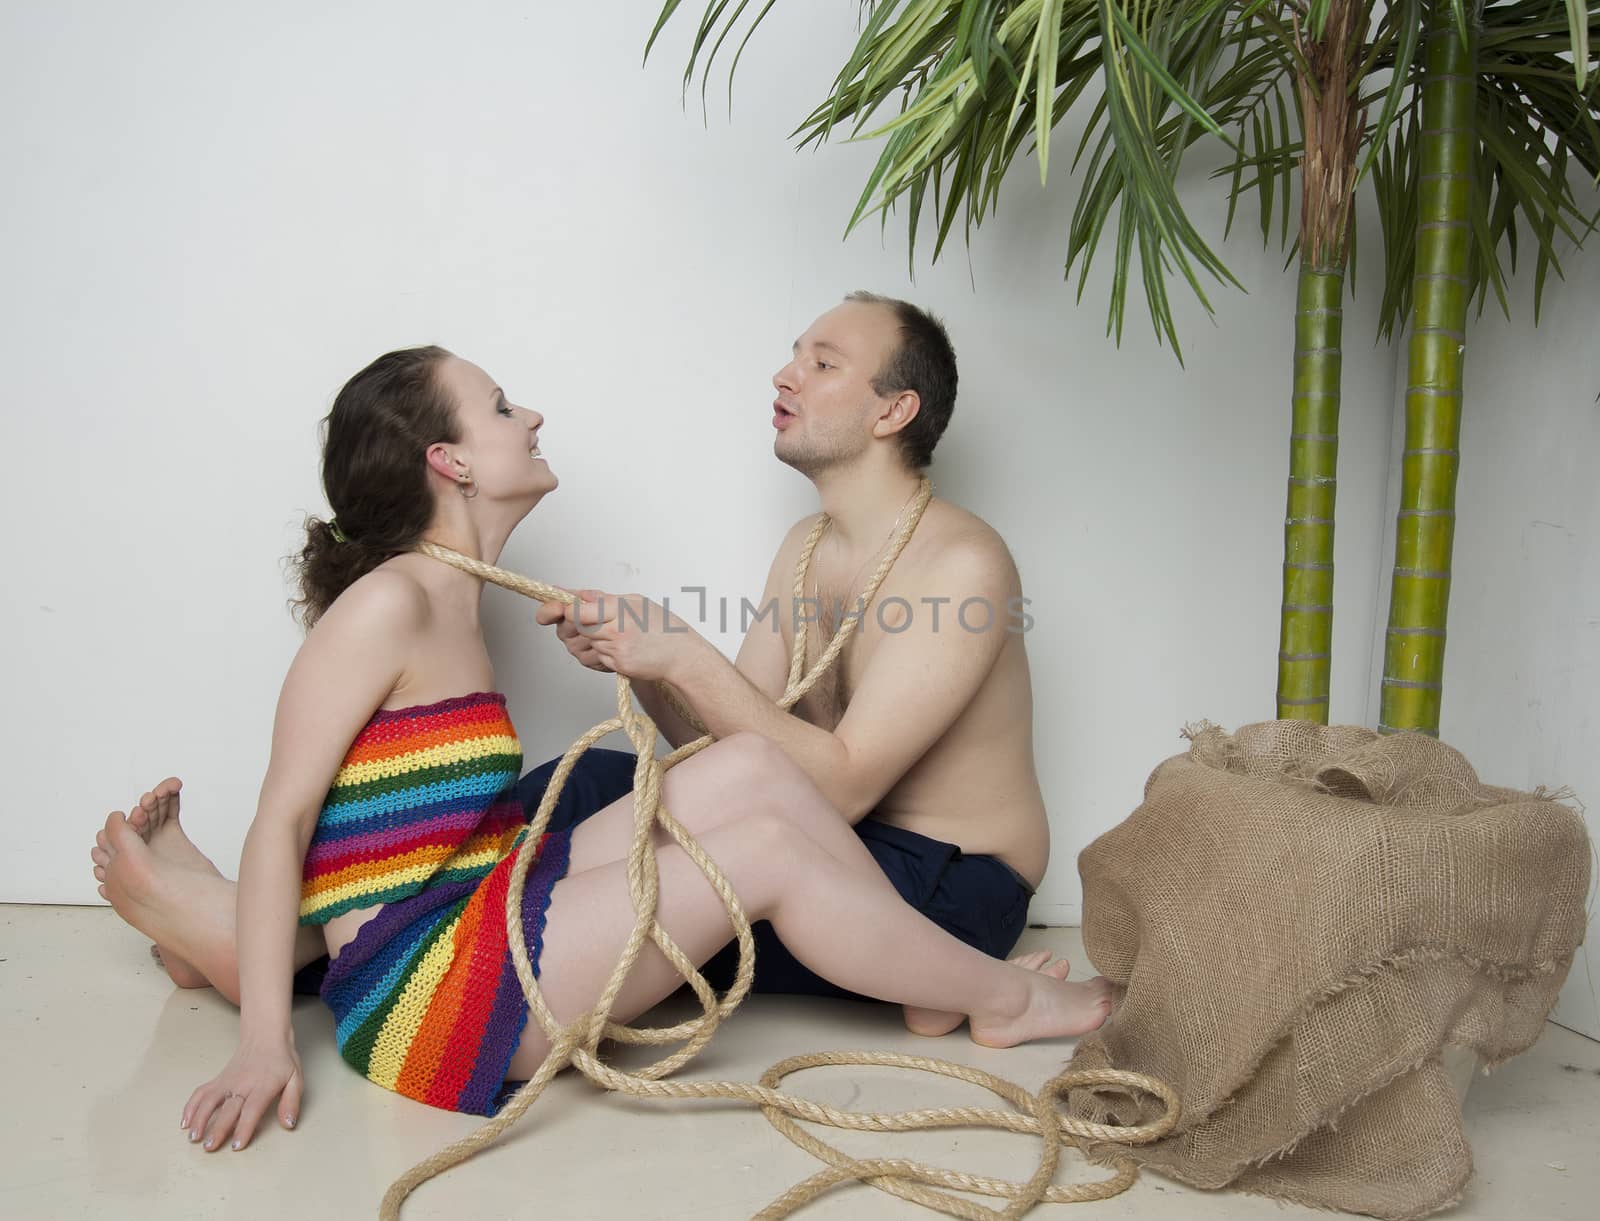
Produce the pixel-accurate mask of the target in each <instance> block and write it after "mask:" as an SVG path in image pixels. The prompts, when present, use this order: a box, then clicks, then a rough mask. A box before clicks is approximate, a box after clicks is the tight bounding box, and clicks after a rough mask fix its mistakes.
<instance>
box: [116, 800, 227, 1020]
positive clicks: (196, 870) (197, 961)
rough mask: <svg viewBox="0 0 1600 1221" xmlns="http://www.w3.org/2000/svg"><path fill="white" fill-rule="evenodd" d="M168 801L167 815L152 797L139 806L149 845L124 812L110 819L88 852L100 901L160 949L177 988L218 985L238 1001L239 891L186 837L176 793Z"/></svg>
mask: <svg viewBox="0 0 1600 1221" xmlns="http://www.w3.org/2000/svg"><path fill="white" fill-rule="evenodd" d="M159 787H162V786H158V788H159ZM170 798H171V806H170V808H169V809H167V810H161V809H160V808H159V802H160V799H159V798H157V797H156V796H155V795H154V794H153V793H147V794H145V796H144V797H143V798H141V800H140V801H139V802H136V803H135V804H134V807H133V808H135V809H143V810H144V813H145V821H146V824H147V825H148V824H149V823H151V822H154V823H155V825H154V826H151V827H150V842H149V843H146V842H145V839H144V837H143V836H141V835H140V834H139V832H138V830H137V829H136V828H135V827H134V825H133V822H132V820H130V819H129V818H127V817H125V816H124V815H123V814H122V812H121V811H120V810H117V811H113V812H112V813H111V815H110V816H109V817H108V818H107V819H106V823H105V826H104V827H103V828H101V830H100V832H99V833H98V834H97V835H96V836H95V846H94V848H93V849H92V850H91V851H90V853H89V856H90V859H91V860H93V861H94V876H95V878H96V879H98V880H99V882H100V887H99V889H100V894H101V896H102V897H104V898H105V899H107V900H109V901H110V903H111V906H112V908H113V909H114V910H115V911H116V913H117V914H118V915H119V916H121V917H122V918H123V919H124V920H126V921H127V922H128V923H129V924H131V925H133V927H134V928H136V929H138V930H139V931H140V932H141V933H143V934H144V935H145V936H147V937H149V938H150V939H151V940H152V941H154V942H155V954H156V957H157V961H159V962H160V963H161V965H162V966H163V967H164V968H166V971H167V974H168V975H169V976H171V977H172V982H173V983H175V984H177V985H178V986H179V987H180V988H203V987H206V986H208V985H213V984H214V985H216V986H217V987H218V988H219V989H220V990H221V991H222V992H223V993H224V994H227V995H237V993H238V959H237V955H236V951H235V947H234V936H233V931H234V896H235V888H234V885H233V883H232V882H230V881H228V879H226V878H224V877H223V876H222V874H221V873H220V872H219V871H218V869H217V867H216V866H215V865H213V864H212V863H211V861H210V860H209V859H208V858H207V857H206V856H205V854H204V853H202V852H201V851H200V850H199V849H198V848H197V847H195V845H194V843H193V842H192V841H191V840H190V839H189V837H188V836H187V835H185V834H184V833H183V829H182V827H181V826H180V824H179V823H178V820H177V817H176V788H173V790H172V791H171V794H170ZM147 803H148V804H147ZM152 815H154V816H156V817H155V818H154V819H153V818H152V817H151V816H152Z"/></svg>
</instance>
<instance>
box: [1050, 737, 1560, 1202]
mask: <svg viewBox="0 0 1600 1221" xmlns="http://www.w3.org/2000/svg"><path fill="white" fill-rule="evenodd" d="M1191 736H1192V746H1191V748H1190V750H1189V751H1188V752H1187V754H1184V755H1179V756H1177V757H1175V758H1172V759H1169V760H1167V761H1166V762H1165V763H1163V764H1161V766H1160V767H1158V768H1157V769H1156V770H1155V772H1154V773H1153V774H1152V775H1151V777H1150V780H1149V782H1148V783H1147V784H1146V786H1145V800H1144V804H1143V805H1141V806H1140V807H1139V808H1138V809H1137V810H1136V811H1134V813H1133V814H1132V816H1131V817H1129V818H1128V819H1127V821H1125V822H1124V823H1122V825H1121V826H1118V827H1116V828H1115V829H1114V830H1112V831H1110V832H1108V833H1107V834H1105V835H1103V836H1101V837H1100V838H1099V839H1097V840H1096V841H1095V842H1094V843H1092V844H1090V845H1089V847H1088V848H1087V849H1085V850H1084V852H1083V854H1082V856H1081V857H1080V858H1079V861H1078V868H1079V871H1080V873H1081V874H1082V877H1083V888H1084V921H1083V934H1084V944H1085V947H1086V948H1087V950H1088V953H1089V957H1090V958H1091V960H1092V961H1093V962H1094V965H1095V967H1096V968H1097V969H1098V970H1099V971H1100V972H1101V973H1102V974H1103V975H1105V976H1106V977H1107V978H1109V979H1111V980H1112V981H1114V982H1115V983H1117V984H1119V985H1122V986H1123V987H1124V988H1125V989H1126V991H1125V993H1124V994H1123V996H1122V997H1121V999H1120V1002H1119V1004H1118V1006H1117V1008H1116V1010H1115V1012H1114V1013H1113V1015H1112V1019H1111V1021H1110V1022H1108V1023H1107V1024H1106V1026H1104V1027H1103V1028H1102V1029H1101V1030H1099V1031H1097V1032H1096V1033H1095V1034H1094V1035H1092V1036H1090V1037H1088V1038H1086V1039H1084V1040H1083V1042H1082V1043H1081V1044H1080V1046H1079V1048H1078V1051H1077V1054H1076V1055H1075V1056H1074V1057H1073V1060H1072V1067H1074V1068H1090V1067H1100V1066H1104V1065H1110V1066H1113V1067H1116V1068H1125V1069H1134V1070H1137V1071H1139V1072H1144V1073H1152V1074H1154V1075H1155V1076H1157V1077H1161V1078H1163V1079H1164V1080H1166V1081H1168V1082H1170V1083H1171V1084H1172V1085H1173V1086H1174V1087H1175V1088H1176V1089H1177V1090H1178V1093H1179V1096H1180V1097H1181V1099H1182V1101H1183V1107H1184V1114H1183V1119H1182V1122H1181V1123H1180V1124H1179V1126H1178V1128H1177V1129H1176V1131H1175V1132H1174V1133H1173V1135H1171V1136H1170V1137H1168V1138H1166V1139H1164V1140H1162V1141H1160V1142H1158V1143H1156V1144H1153V1145H1146V1146H1142V1147H1139V1148H1135V1149H1133V1150H1131V1154H1132V1156H1133V1157H1134V1158H1135V1159H1136V1160H1138V1161H1139V1162H1141V1163H1142V1164H1144V1165H1145V1166H1147V1167H1148V1168H1150V1169H1153V1170H1158V1171H1161V1172H1162V1173H1166V1174H1170V1175H1172V1176H1174V1177H1176V1178H1179V1179H1181V1180H1183V1181H1185V1182H1188V1183H1192V1184H1194V1185H1196V1186H1200V1187H1223V1186H1233V1187H1237V1188H1240V1189H1243V1190H1247V1191H1254V1192H1259V1193H1262V1194H1265V1195H1270V1196H1276V1197H1278V1198H1282V1199H1289V1200H1296V1201H1299V1202H1301V1203H1304V1204H1310V1205H1315V1206H1319V1207H1328V1208H1338V1209H1344V1210H1348V1211H1351V1212H1362V1213H1370V1214H1371V1215H1373V1216H1377V1217H1384V1218H1409V1217H1420V1216H1424V1215H1426V1214H1428V1213H1430V1212H1434V1211H1436V1210H1438V1209H1440V1208H1443V1207H1445V1206H1447V1205H1449V1204H1450V1203H1452V1202H1453V1201H1454V1200H1456V1199H1457V1197H1458V1196H1459V1195H1460V1192H1461V1189H1462V1187H1463V1185H1464V1184H1465V1183H1466V1181H1467V1178H1468V1177H1469V1176H1470V1175H1471V1173H1472V1157H1471V1152H1470V1150H1469V1148H1468V1146H1467V1142H1466V1140H1465V1138H1464V1137H1463V1135H1462V1131H1461V1115H1460V1105H1459V1101H1458V1099H1457V1097H1456V1095H1455V1092H1454V1090H1453V1089H1452V1088H1451V1085H1450V1083H1449V1080H1448V1078H1447V1076H1446V1074H1445V1073H1444V1072H1443V1071H1442V1070H1441V1068H1440V1066H1439V1054H1440V1051H1441V1049H1442V1048H1443V1047H1445V1046H1446V1045H1459V1046H1465V1047H1470V1048H1471V1049H1472V1050H1473V1051H1475V1052H1476V1053H1477V1054H1478V1055H1479V1056H1480V1057H1481V1058H1482V1059H1483V1060H1484V1062H1485V1064H1486V1065H1489V1066H1492V1065H1494V1064H1496V1063H1498V1062H1500V1061H1502V1060H1504V1059H1506V1058H1507V1057H1509V1056H1512V1055H1515V1054H1516V1053H1517V1052H1519V1051H1523V1050H1525V1049H1526V1048H1527V1047H1528V1046H1529V1045H1530V1044H1532V1043H1533V1041H1534V1040H1535V1039H1536V1038H1538V1036H1539V1032H1540V1030H1541V1029H1542V1028H1543V1025H1544V1021H1545V1017H1546V1016H1547V1014H1548V1013H1549V1011H1550V1007H1551V1006H1552V1005H1553V1004H1554V1003H1555V999H1556V994H1557V993H1558V992H1559V990H1560V988H1561V983H1562V981H1563V980H1564V979H1565V977H1566V974H1567V969H1568V967H1569V966H1570V965H1571V962H1572V957H1573V953H1574V951H1575V949H1576V948H1577V946H1578V944H1579V943H1580V942H1581V940H1582V938H1583V929H1584V904H1585V898H1586V895H1587V893H1588V887H1589V862H1590V849H1589V842H1588V837H1587V835H1586V833H1585V831H1584V826H1583V822H1582V820H1581V818H1579V816H1578V815H1577V814H1576V813H1575V812H1574V811H1573V810H1571V809H1569V808H1568V807H1567V806H1565V805H1563V804H1561V803H1559V802H1557V801H1553V800H1550V799H1548V798H1547V797H1545V796H1543V795H1534V794H1528V793H1519V792H1514V791H1512V790H1508V789H1498V788H1493V787H1491V786H1487V785H1483V784H1481V783H1480V782H1479V781H1478V777H1477V775H1476V773H1475V772H1474V771H1473V769H1472V768H1471V766H1470V765H1469V764H1468V763H1467V761H1466V760H1465V759H1464V758H1463V757H1462V756H1461V755H1460V754H1459V753H1458V752H1456V751H1454V750H1452V749H1451V748H1450V747H1448V746H1445V745H1443V744H1441V743H1439V742H1437V741H1434V740H1433V739H1431V738H1427V737H1423V736H1421V735H1415V734H1403V735H1395V736H1391V737H1379V736H1378V735H1377V734H1375V733H1373V732H1372V731H1370V730H1366V729H1360V728H1356V727H1351V726H1332V727H1329V726H1320V725H1311V724H1307V723H1305V722H1298V721H1277V722H1266V723H1263V724H1259V725H1247V726H1245V727H1244V728H1242V729H1240V730H1239V731H1238V732H1237V733H1236V734H1233V735H1228V734H1225V733H1224V732H1223V731H1221V730H1220V729H1217V728H1215V727H1212V726H1205V727H1202V728H1201V729H1200V730H1199V731H1197V732H1195V733H1194V734H1192V735H1191ZM1141 1105H1142V1104H1141V1103H1139V1102H1137V1101H1135V1100H1130V1099H1120V1098H1115V1097H1107V1096H1105V1095H1096V1094H1077V1095H1074V1096H1073V1098H1072V1099H1071V1100H1070V1109H1071V1110H1072V1111H1073V1112H1074V1113H1076V1114H1078V1115H1080V1116H1083V1117H1085V1118H1093V1119H1097V1120H1102V1121H1106V1120H1109V1121H1110V1122H1116V1123H1136V1122H1142V1121H1144V1120H1146V1119H1150V1118H1153V1117H1154V1116H1153V1115H1146V1114H1143V1113H1142V1112H1141V1110H1140V1107H1141Z"/></svg>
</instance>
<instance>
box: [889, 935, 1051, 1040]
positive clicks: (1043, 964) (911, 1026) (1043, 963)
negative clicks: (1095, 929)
mask: <svg viewBox="0 0 1600 1221" xmlns="http://www.w3.org/2000/svg"><path fill="white" fill-rule="evenodd" d="M1006 961H1008V962H1010V963H1011V964H1012V965H1013V966H1018V967H1024V968H1026V969H1027V970H1029V971H1038V972H1041V973H1042V974H1045V975H1048V976H1050V977H1051V978H1053V979H1065V978H1066V977H1067V973H1068V972H1069V971H1071V970H1072V964H1071V963H1069V962H1068V961H1067V960H1066V959H1065V958H1057V959H1055V960H1054V961H1051V958H1050V951H1049V950H1033V951H1031V952H1029V953H1027V954H1018V955H1017V956H1016V957H1015V958H1010V959H1007V960H1006ZM901 1012H902V1014H903V1015H904V1016H905V1020H906V1029H907V1030H909V1031H910V1032H911V1033H912V1034H919V1035H921V1036H923V1037H924V1038H927V1039H937V1038H940V1037H941V1036H943V1035H947V1034H949V1033H950V1032H951V1031H952V1030H954V1029H955V1028H956V1027H957V1026H959V1025H961V1023H962V1022H964V1021H966V1020H967V1015H966V1014H964V1013H956V1012H955V1011H953V1010H949V1009H919V1008H918V1007H917V1006H915V1005H903V1006H901Z"/></svg>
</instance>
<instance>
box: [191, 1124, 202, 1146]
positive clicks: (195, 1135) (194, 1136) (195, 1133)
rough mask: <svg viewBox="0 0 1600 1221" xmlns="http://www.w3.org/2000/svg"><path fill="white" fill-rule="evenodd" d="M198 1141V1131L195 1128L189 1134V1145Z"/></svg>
mask: <svg viewBox="0 0 1600 1221" xmlns="http://www.w3.org/2000/svg"><path fill="white" fill-rule="evenodd" d="M199 1139H200V1130H199V1129H198V1128H196V1129H195V1130H194V1131H192V1132H190V1133H189V1143H190V1144H191V1145H192V1144H194V1142H195V1141H197V1140H199Z"/></svg>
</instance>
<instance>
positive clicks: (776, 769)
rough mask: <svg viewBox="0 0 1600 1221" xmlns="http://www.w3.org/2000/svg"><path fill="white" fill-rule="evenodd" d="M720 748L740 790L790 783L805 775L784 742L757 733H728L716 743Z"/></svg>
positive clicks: (751, 790)
mask: <svg viewBox="0 0 1600 1221" xmlns="http://www.w3.org/2000/svg"><path fill="white" fill-rule="evenodd" d="M717 750H718V753H719V754H720V755H721V756H722V757H723V761H724V766H726V767H727V768H728V777H729V780H730V781H732V782H733V783H735V784H736V785H737V786H738V788H739V791H741V792H746V793H757V792H762V791H765V790H767V789H769V788H773V787H788V786H790V785H793V784H794V783H795V782H796V780H797V779H798V780H804V779H805V773H803V772H802V771H801V770H800V768H799V767H798V765H796V764H795V762H794V761H793V760H792V759H790V758H789V756H788V755H786V754H784V753H783V748H782V747H781V746H779V745H778V744H777V743H776V742H774V741H773V740H772V739H771V738H764V737H762V736H761V735H760V734H758V733H746V732H741V733H735V734H729V735H728V736H727V737H726V738H723V739H722V740H721V741H719V742H718V743H717Z"/></svg>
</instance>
